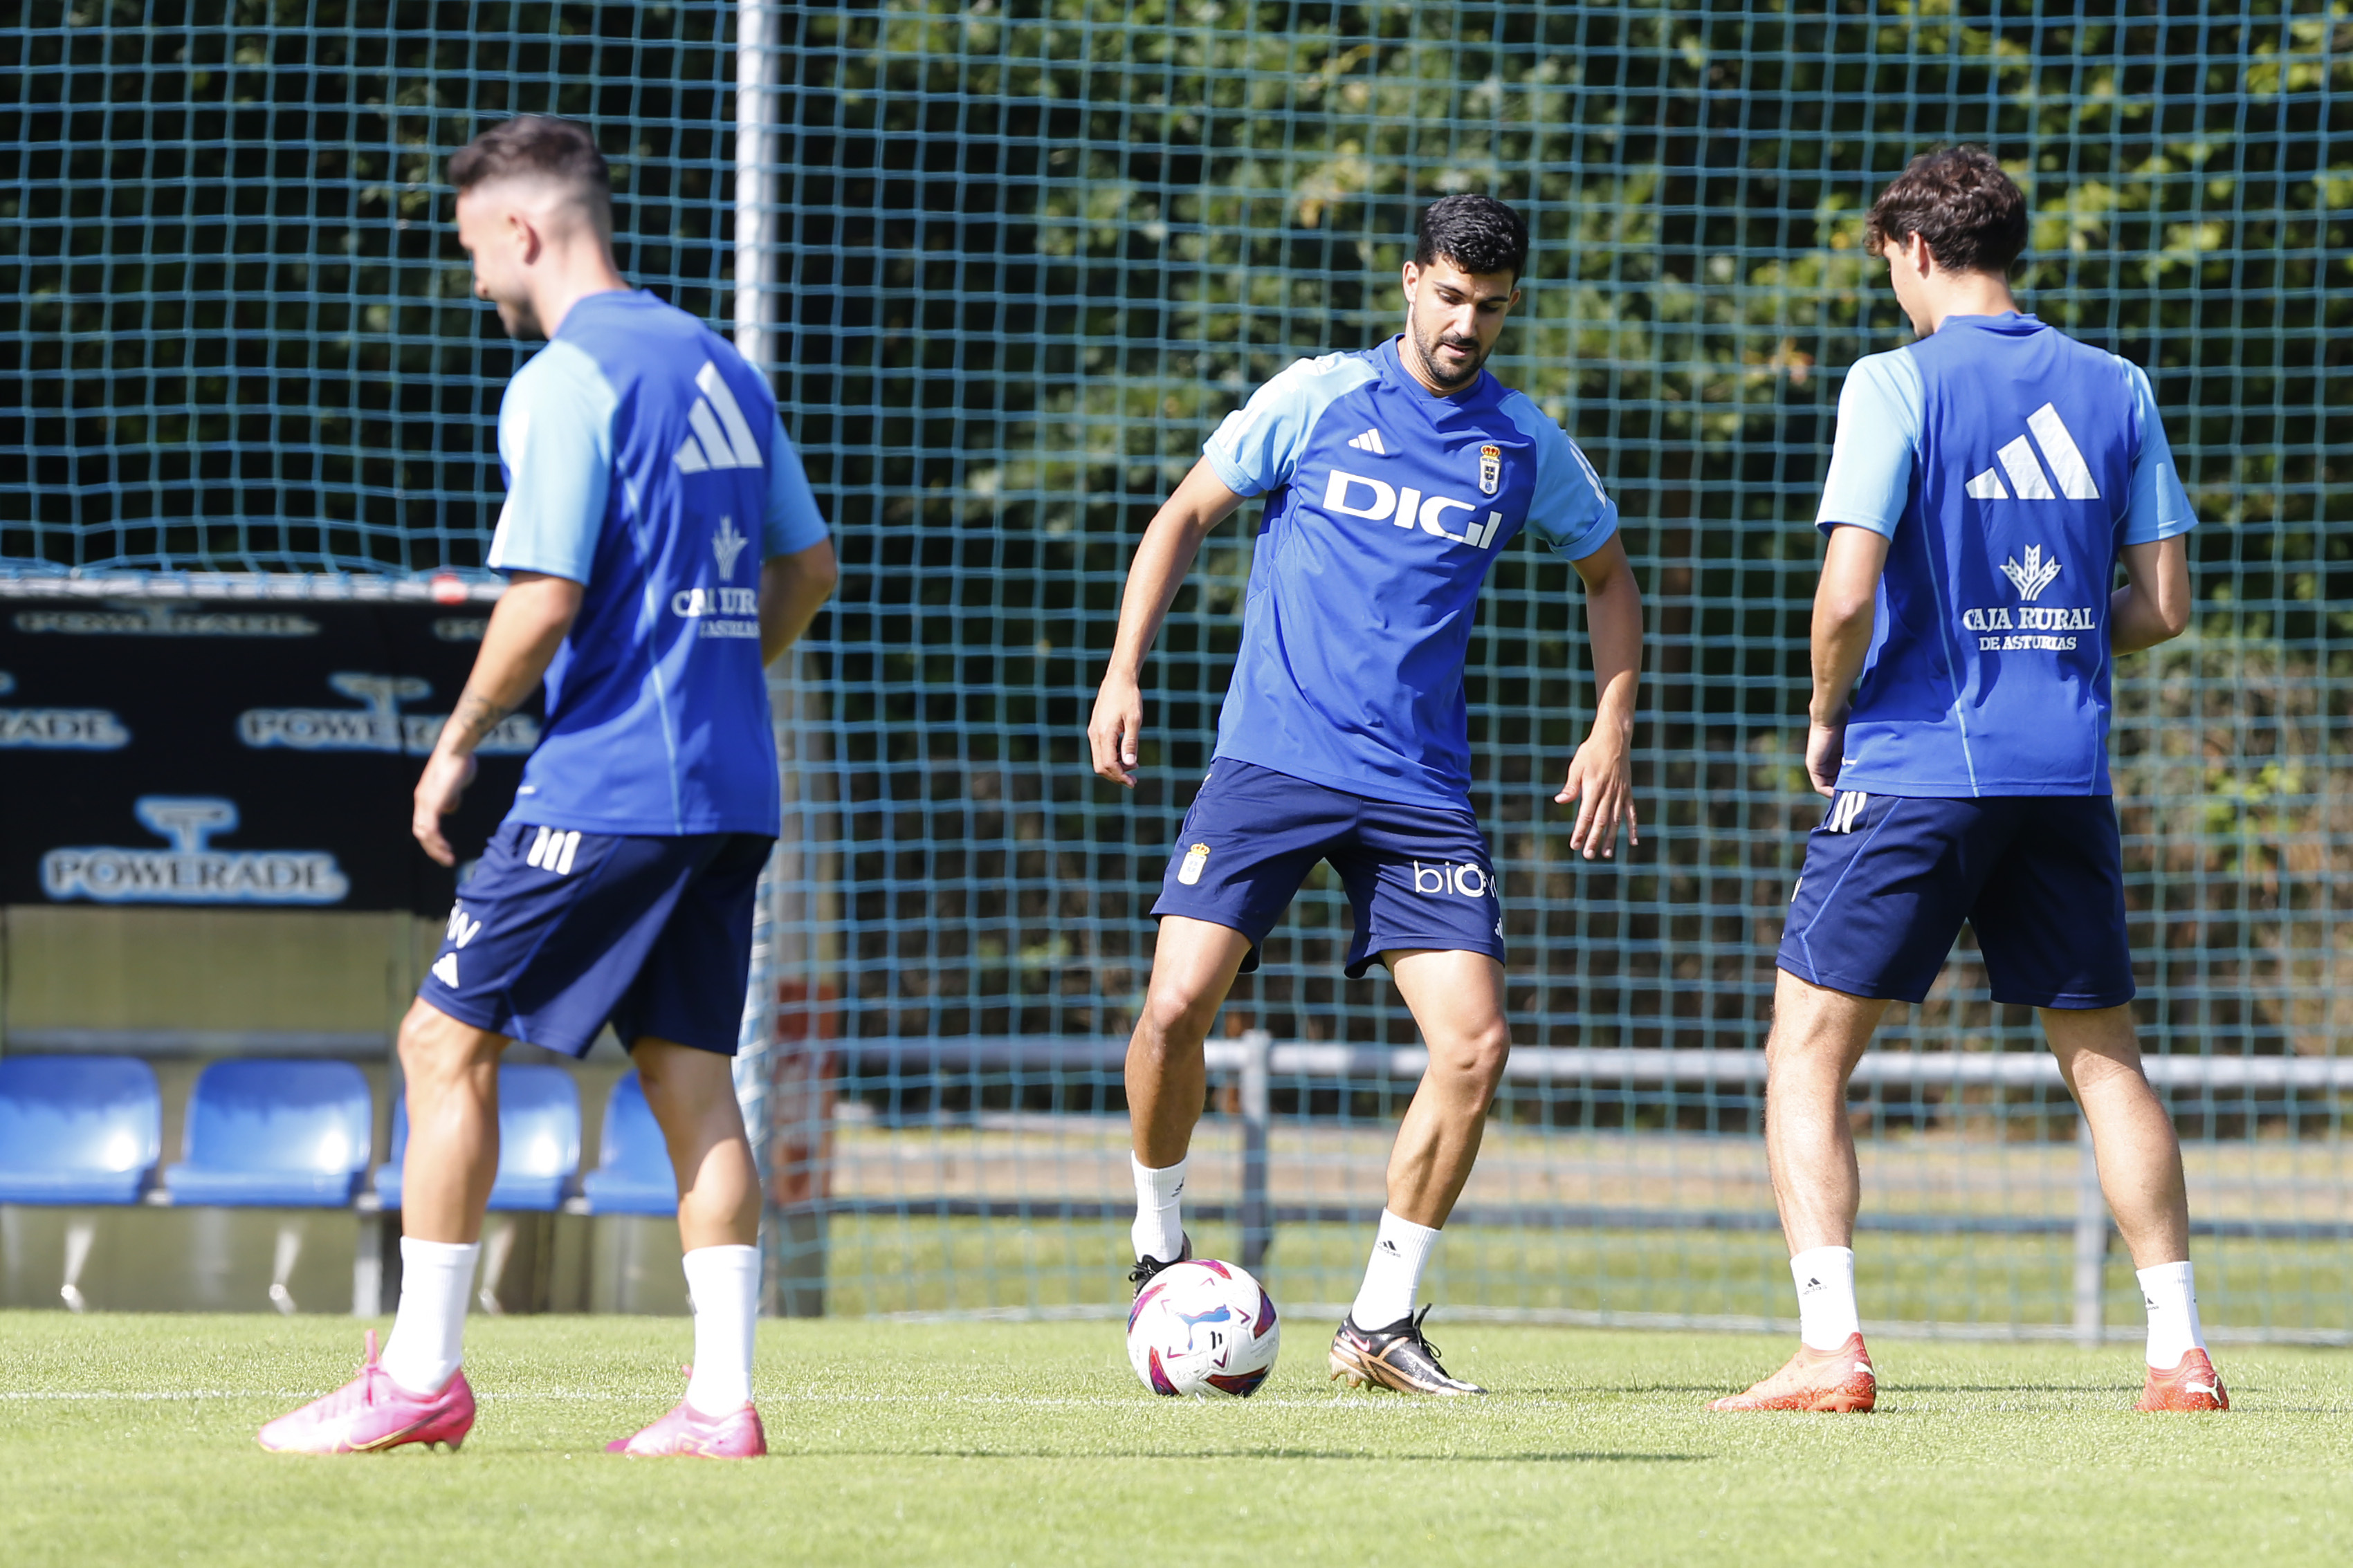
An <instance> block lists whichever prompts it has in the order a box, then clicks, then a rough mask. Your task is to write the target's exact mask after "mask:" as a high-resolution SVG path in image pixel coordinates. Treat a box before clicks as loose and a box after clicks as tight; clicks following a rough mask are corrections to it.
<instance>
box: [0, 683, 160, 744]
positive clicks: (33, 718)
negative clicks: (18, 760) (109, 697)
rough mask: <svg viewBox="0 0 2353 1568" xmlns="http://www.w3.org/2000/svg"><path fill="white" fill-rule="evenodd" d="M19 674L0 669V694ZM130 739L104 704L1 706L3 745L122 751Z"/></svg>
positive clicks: (0, 738) (0, 739)
mask: <svg viewBox="0 0 2353 1568" xmlns="http://www.w3.org/2000/svg"><path fill="white" fill-rule="evenodd" d="M14 690H16V677H15V676H13V675H9V674H7V673H5V671H0V697H5V696H6V695H7V694H8V693H9V692H11V691H14ZM130 743H131V731H128V730H126V729H124V728H123V727H122V721H121V720H120V719H118V718H116V717H115V716H114V715H113V714H112V713H110V712H108V711H107V710H105V709H103V708H0V749H12V748H21V749H25V750H29V751H41V752H119V751H121V749H122V748H123V747H125V746H127V745H129V744H130Z"/></svg>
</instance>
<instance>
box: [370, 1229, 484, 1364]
mask: <svg viewBox="0 0 2353 1568" xmlns="http://www.w3.org/2000/svg"><path fill="white" fill-rule="evenodd" d="M481 1256H482V1244H481V1243H480V1242H479V1241H419V1240H417V1238H416V1237H409V1236H404V1237H401V1238H400V1311H399V1314H398V1315H397V1316H396V1317H395V1318H394V1319H393V1320H392V1338H391V1339H389V1340H387V1341H386V1342H385V1347H384V1355H383V1358H382V1364H383V1366H384V1370H385V1375H386V1376H388V1377H390V1378H391V1379H392V1381H393V1382H395V1383H396V1384H399V1385H400V1386H401V1387H403V1388H405V1389H406V1390H408V1392H409V1393H411V1394H438V1393H440V1392H441V1389H442V1387H443V1385H444V1384H448V1381H449V1378H450V1376H451V1374H452V1373H455V1372H456V1371H457V1370H458V1363H459V1358H460V1357H461V1356H462V1355H463V1354H464V1352H465V1344H466V1302H467V1300H469V1299H470V1298H471V1297H472V1295H473V1293H474V1269H475V1268H476V1266H477V1265H478V1264H479V1263H480V1260H481Z"/></svg>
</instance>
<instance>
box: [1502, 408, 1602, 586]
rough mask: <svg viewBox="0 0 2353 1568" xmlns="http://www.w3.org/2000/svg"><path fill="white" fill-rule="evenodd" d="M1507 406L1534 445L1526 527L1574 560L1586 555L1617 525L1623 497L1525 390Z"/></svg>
mask: <svg viewBox="0 0 2353 1568" xmlns="http://www.w3.org/2000/svg"><path fill="white" fill-rule="evenodd" d="M1504 414H1505V416H1507V417H1509V418H1510V420H1511V421H1512V423H1513V424H1514V425H1516V426H1519V428H1520V434H1522V435H1523V436H1525V437H1527V438H1528V440H1529V443H1530V444H1531V445H1532V446H1533V447H1535V454H1536V481H1535V489H1534V491H1533V492H1532V493H1531V494H1530V495H1529V497H1528V521H1527V531H1528V532H1529V533H1531V534H1533V535H1535V537H1536V538H1538V539H1540V540H1542V541H1544V542H1545V543H1546V544H1548V545H1550V546H1551V547H1552V548H1553V549H1554V550H1555V551H1556V552H1558V553H1560V554H1561V555H1562V556H1564V557H1566V558H1567V559H1568V560H1571V561H1582V560H1584V559H1585V558H1586V557H1587V556H1588V555H1590V554H1592V553H1593V552H1595V551H1597V550H1599V549H1600V548H1601V547H1602V546H1603V545H1604V544H1606V543H1608V542H1609V536H1610V535H1611V534H1613V533H1615V532H1617V531H1618V503H1617V502H1616V501H1614V500H1610V499H1609V491H1608V490H1606V489H1603V488H1602V484H1601V476H1600V475H1599V474H1597V473H1595V472H1594V471H1593V465H1592V464H1591V463H1589V462H1588V461H1586V458H1585V454H1584V453H1583V452H1581V451H1579V450H1578V449H1577V443H1576V442H1574V441H1572V440H1570V439H1569V438H1568V432H1567V431H1566V430H1563V429H1562V428H1561V427H1560V426H1557V425H1556V424H1554V423H1553V422H1552V421H1551V420H1550V419H1548V418H1546V416H1545V413H1544V410H1543V409H1541V408H1538V407H1537V406H1536V405H1535V403H1534V402H1533V401H1531V400H1530V399H1529V398H1527V397H1526V396H1525V395H1522V396H1516V397H1514V398H1513V399H1512V400H1511V401H1510V402H1508V403H1506V404H1505V405H1504Z"/></svg>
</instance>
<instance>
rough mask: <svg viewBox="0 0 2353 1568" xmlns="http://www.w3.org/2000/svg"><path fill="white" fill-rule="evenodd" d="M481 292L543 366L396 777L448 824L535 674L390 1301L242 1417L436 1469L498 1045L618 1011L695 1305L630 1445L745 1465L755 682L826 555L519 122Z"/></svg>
mask: <svg viewBox="0 0 2353 1568" xmlns="http://www.w3.org/2000/svg"><path fill="white" fill-rule="evenodd" d="M449 175H450V183H451V184H454V185H456V186H457V188H458V236H459V243H460V244H461V245H463V246H464V247H465V248H466V250H467V251H468V252H469V253H470V255H471V256H472V258H473V263H474V285H475V292H476V293H477V294H479V295H480V296H481V297H482V298H484V299H487V300H491V301H492V302H493V303H494V304H496V305H497V307H498V311H499V317H500V320H501V321H502V322H503V323H504V324H505V326H506V329H507V331H508V332H509V333H510V335H512V336H514V337H517V338H529V337H544V338H546V339H547V340H548V346H547V347H546V348H545V349H543V351H541V352H540V353H538V354H536V355H534V356H533V358H532V359H531V360H530V361H529V363H526V364H524V366H523V367H522V370H520V371H519V372H517V373H516V375H515V377H514V380H513V381H512V383H511V384H509V385H508V388H507V393H506V396H505V399H504V401H503V403H502V404H501V407H500V411H499V457H500V461H501V467H502V468H504V470H505V472H506V478H507V489H508V499H507V503H506V508H505V510H504V511H503V512H501V515H500V518H499V522H498V528H497V531H496V534H495V535H494V537H493V540H492V542H491V553H490V564H491V566H493V567H495V568H498V569H500V570H502V571H504V572H506V573H507V574H509V575H510V579H511V585H510V586H509V588H508V589H507V592H506V593H505V595H502V596H501V598H500V600H499V603H498V606H497V608H496V609H495V610H494V611H493V612H492V614H491V619H490V624H489V626H488V628H487V629H486V630H485V632H484V634H483V637H482V648H481V652H480V655H479V656H478V657H477V658H476V659H475V663H474V669H473V674H472V676H471V677H470V679H469V680H468V681H467V684H466V689H465V692H464V694H463V695H462V696H461V697H460V698H459V701H458V703H457V707H456V711H455V712H453V713H452V714H451V716H450V718H449V721H448V724H447V725H446V726H444V728H443V729H442V731H441V734H440V737H439V739H438V741H437V742H436V743H435V746H434V751H433V754H432V756H431V757H430V758H429V759H428V760H427V763H426V764H425V770H424V775H423V777H422V778H421V779H420V780H419V782H418V784H417V805H416V817H415V822H414V824H413V830H414V832H415V834H416V836H417V840H418V841H419V842H420V843H421V844H422V845H423V846H424V847H425V849H426V852H427V854H429V855H431V856H432V857H433V858H435V859H436V860H438V861H439V862H441V863H442V864H443V865H445V866H446V865H450V864H453V863H454V860H455V855H454V852H453V851H452V849H451V847H450V845H449V843H448V839H447V838H446V837H444V836H443V834H442V829H441V819H442V817H443V816H446V815H447V814H448V812H450V811H452V810H454V809H455V808H456V806H457V805H458V801H459V795H460V794H461V792H462V791H463V790H464V789H465V787H466V784H467V783H468V781H469V780H470V779H471V777H472V776H473V772H474V761H473V752H474V749H475V747H476V746H477V745H478V744H480V742H481V740H482V739H483V737H484V736H486V735H488V734H489V733H490V732H491V730H492V729H493V728H494V727H495V726H496V725H497V724H498V722H499V721H501V719H503V718H505V717H506V716H507V715H508V714H509V713H512V711H513V710H515V709H516V708H518V707H520V706H521V705H522V703H523V701H524V700H526V699H528V698H529V697H530V695H531V693H532V691H533V689H534V688H536V687H538V686H539V685H540V684H541V682H542V680H543V679H544V681H545V684H546V689H547V696H546V710H547V716H546V721H545V723H544V724H543V726H542V737H543V738H542V740H541V742H540V744H539V747H538V749H537V750H536V751H534V752H533V753H532V756H531V759H530V761H529V762H528V763H525V764H524V769H523V777H522V784H521V785H520V787H519V788H518V789H517V790H516V794H515V803H514V807H513V809H512V811H511V812H509V813H508V815H507V817H506V820H505V822H504V823H503V824H502V825H501V826H500V828H499V830H498V832H497V834H496V835H495V836H494V837H492V839H491V843H490V846H489V847H488V849H487V850H486V851H485V853H484V854H483V856H482V858H481V862H480V868H479V869H478V871H477V872H476V874H475V875H474V877H473V879H471V880H470V881H469V882H468V883H467V884H466V885H465V886H464V887H463V888H461V889H459V896H458V902H457V907H456V908H455V909H454V910H452V911H451V913H450V917H449V922H448V931H447V932H446V933H445V935H444V938H443V941H442V943H441V949H440V952H439V953H438V955H437V956H436V957H435V959H434V961H433V963H432V966H431V970H430V972H429V973H428V974H427V977H426V979H425V981H424V983H423V984H422V985H421V986H420V987H419V990H418V993H417V1001H416V1003H415V1004H414V1005H412V1006H411V1007H410V1009H409V1012H408V1016H407V1017H406V1019H404V1020H403V1022H402V1024H401V1028H400V1041H399V1049H400V1062H401V1068H402V1070H403V1071H404V1073H405V1074H406V1079H407V1100H408V1113H409V1115H408V1121H409V1139H408V1152H407V1159H406V1165H405V1167H404V1183H403V1200H402V1209H401V1219H402V1232H403V1234H402V1238H401V1244H400V1245H401V1262H402V1276H401V1290H400V1310H399V1315H398V1317H397V1319H396V1321H395V1322H394V1325H393V1331H392V1338H391V1340H390V1342H388V1343H387V1344H386V1346H385V1351H384V1355H383V1358H382V1360H381V1361H379V1360H378V1359H377V1357H376V1355H375V1334H374V1332H373V1331H371V1332H370V1333H369V1336H368V1342H369V1354H368V1358H367V1362H366V1364H365V1365H364V1367H363V1368H362V1370H361V1373H360V1375H359V1377H358V1378H357V1379H355V1380H354V1381H353V1383H351V1384H348V1385H347V1386H345V1387H344V1388H343V1389H341V1390H339V1391H337V1392H336V1393H334V1394H328V1395H327V1396H326V1397H324V1398H322V1399H320V1400H317V1401H315V1402H313V1403H312V1404H311V1405H305V1406H304V1407H303V1408H301V1410H298V1411H295V1412H293V1413H292V1414H290V1415H286V1416H282V1417H280V1419H278V1420H276V1421H273V1422H271V1423H270V1424H269V1426H265V1427H264V1428H262V1432H261V1443H262V1446H263V1447H267V1448H270V1449H273V1450H277V1451H280V1452H299V1453H353V1452H364V1451H375V1450H382V1449H385V1448H391V1447H398V1446H399V1445H402V1444H406V1443H427V1444H430V1443H434V1442H446V1443H448V1445H450V1446H451V1447H456V1446H457V1445H458V1444H459V1442H461V1441H462V1440H463V1439H464V1437H465V1436H466V1434H467V1432H468V1431H469V1430H470V1428H471V1426H472V1425H473V1419H474V1399H473V1394H472V1393H471V1391H470V1389H469V1387H468V1386H467V1383H466V1378H465V1374H464V1373H462V1372H461V1371H460V1370H459V1353H460V1341H461V1336H462V1334H463V1331H464V1328H465V1315H466V1300H467V1298H468V1296H469V1294H470V1292H471V1289H472V1282H473V1275H474V1270H475V1267H476V1259H477V1257H478V1255H479V1253H480V1236H481V1228H482V1214H483V1210H484V1207H485V1205H487V1203H488V1201H489V1197H490V1191H491V1183H492V1181H493V1179H494V1178H495V1176H496V1175H497V1172H498V1061H499V1057H500V1054H501V1052H502V1051H503V1050H504V1049H505V1047H506V1045H507V1042H508V1041H509V1040H523V1041H527V1042H529V1043H530V1044H532V1045H535V1046H542V1047H546V1048H548V1049H550V1050H555V1051H561V1052H564V1053H565V1054H567V1055H570V1056H574V1057H578V1056H581V1055H584V1054H585V1053H586V1051H587V1049H588V1047H589V1045H590V1043H591V1041H592V1040H593V1039H594V1038H595V1037H596V1034H597V1033H598V1031H599V1030H601V1029H602V1028H603V1027H604V1026H605V1025H606V1024H607V1022H608V1021H609V1022H610V1023H611V1024H612V1026H613V1027H614V1029H615V1031H616V1032H617V1034H618V1035H619V1037H620V1038H621V1041H622V1043H623V1044H624V1045H625V1046H627V1047H628V1048H629V1053H630V1057H631V1058H632V1060H633V1061H634V1062H635V1064H636V1066H637V1069H638V1077H639V1079H640V1080H641V1081H642V1083H643V1085H644V1089H645V1095H646V1100H647V1103H648V1104H649V1106H650V1107H651V1108H652V1110H653V1113H654V1118H655V1120H656V1121H659V1123H660V1125H661V1129H662V1134H663V1137H664V1139H665V1141H666V1142H667V1143H668V1145H669V1150H670V1161H671V1163H672V1166H673V1167H674V1169H675V1171H676V1173H677V1176H678V1189H679V1203H678V1224H679V1235H680V1238H681V1242H682V1243H683V1246H684V1248H685V1268H686V1276H687V1282H688V1285H689V1287H690V1288H691V1291H692V1294H693V1300H694V1347H695V1348H694V1366H693V1373H692V1376H691V1381H690V1382H689V1383H688V1384H687V1390H686V1397H685V1398H684V1400H683V1401H681V1403H680V1405H678V1406H677V1407H676V1408H675V1409H673V1410H672V1411H670V1414H668V1415H664V1416H663V1417H661V1419H659V1421H657V1422H655V1423H654V1424H653V1425H652V1426H648V1427H647V1428H645V1429H644V1430H643V1431H641V1432H639V1433H638V1434H637V1435H636V1436H634V1437H631V1438H627V1439H623V1440H621V1441H618V1442H616V1443H614V1444H612V1445H610V1447H611V1448H612V1449H613V1450H614V1451H616V1452H623V1453H628V1454H638V1455H650V1454H676V1455H693V1456H699V1457H706V1458H741V1457H749V1456H752V1455H756V1454H760V1453H763V1452H765V1435H764V1434H763V1432H762V1430H761V1427H760V1418H759V1415H758V1413H757V1412H756V1411H755V1410H754V1407H753V1405H752V1331H753V1322H754V1316H755V1314H756V1312H757V1309H758V1296H759V1284H760V1260H759V1254H758V1251H757V1249H756V1248H755V1247H754V1241H755V1239H756V1237H757V1232H758V1226H759V1215H760V1191H759V1181H758V1176H757V1174H756V1173H755V1171H754V1165H753V1160H752V1151H751V1147H750V1144H749V1143H748V1142H747V1141H746V1139H745V1137H744V1123H743V1118H742V1115H741V1113H740V1112H739V1111H738V1110H737V1108H736V1100H735V1087H734V1079H733V1070H732V1068H733V1064H732V1062H731V1059H730V1058H732V1057H733V1054H734V1051H735V1047H736V1037H737V1029H738V1027H739V1025H740V1022H741V1019H742V1016H743V1009H744V988H745V984H746V983H747V979H748V971H749V966H750V960H751V934H752V900H753V890H754V884H755V883H756V881H757V880H758V878H759V874H760V868H761V867H762V866H763V865H764V864H765V861H766V859H767V856H768V847H769V845H770V843H771V842H772V841H773V839H774V838H775V837H776V831H777V826H778V823H779V817H780V803H779V797H778V788H777V784H778V781H777V772H776V768H777V763H776V744H775V739H774V729H773V726H772V724H771V722H770V719H769V710H768V693H767V683H766V678H765V674H764V666H765V664H766V663H767V662H769V661H770V660H773V659H774V658H776V657H777V655H779V654H781V653H782V652H783V651H784V650H785V649H786V647H789V646H790V645H791V643H792V641H793V640H794V638H796V637H798V636H799V634H800V633H801V632H802V631H803V630H804V629H805V628H806V627H807V625H808V623H809V621H810V619H811V618H812V617H813V616H815V615H816V614H817V612H818V607H819V606H820V605H823V603H824V602H825V599H826V597H827V595H828V594H829V593H830V592H831V590H832V587H833V584H834V580H835V567H834V559H833V548H832V545H831V543H830V542H829V541H828V534H827V531H826V527H825V523H824V521H823V519H821V518H820V517H819V516H818V510H817V503H816V500H815V498H814V497H813V496H812V495H811V494H810V492H809V488H808V481H807V479H805V478H804V477H803V475H802V472H801V468H800V463H799V459H798V458H797V457H796V456H795V455H794V452H793V449H792V447H791V445H790V443H788V442H787V441H786V438H785V434H784V426H783V425H782V423H781V421H780V420H779V419H778V417H777V415H776V402H775V399H774V397H773V396H772V395H770V393H769V391H768V387H767V384H766V383H765V380H764V379H763V378H762V377H761V375H760V374H759V373H758V372H757V371H755V370H754V369H753V368H752V367H751V366H749V365H747V364H746V363H744V361H743V360H742V358H740V357H739V356H738V355H737V354H736V353H735V351H734V349H733V347H732V346H731V345H730V344H728V343H727V342H725V341H724V340H723V339H722V338H720V337H718V336H717V335H716V334H714V333H713V332H712V331H710V330H709V329H708V328H707V327H705V326H703V325H702V323H701V322H700V321H696V320H694V319H693V318H692V317H691V316H689V315H687V314H686V313H685V312H684V311H681V310H676V309H674V308H672V307H671V306H670V305H667V304H665V303H663V302H662V301H661V300H657V299H655V298H654V297H653V296H652V295H650V294H647V293H641V292H638V291H637V290H634V289H631V288H630V287H629V286H628V283H627V282H625V281H624V280H623V279H622V278H621V275H620V273H619V271H618V270H617V268H616V267H615V265H614V259H613V250H612V201H611V186H610V183H609V177H608V174H607V169H606V165H605V160H604V158H603V157H602V156H601V155H600V154H599V153H597V151H596V142H594V141H593V140H592V139H591V138H590V136H589V134H588V132H586V131H585V130H584V129H582V128H581V127H579V126H577V125H575V124H572V123H571V122H569V121H561V120H554V119H546V118H541V117H536V116H524V117H521V118H518V119H514V120H510V121H504V122H503V123H501V124H499V125H496V126H494V127H492V128H491V130H489V131H487V132H483V133H482V134H481V135H480V136H479V137H477V138H476V139H475V140H474V142H472V143H470V145H468V146H467V147H466V148H464V149H463V150H461V151H460V152H459V153H458V154H457V156H456V157H455V158H453V159H452V160H451V162H450V167H449Z"/></svg>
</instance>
